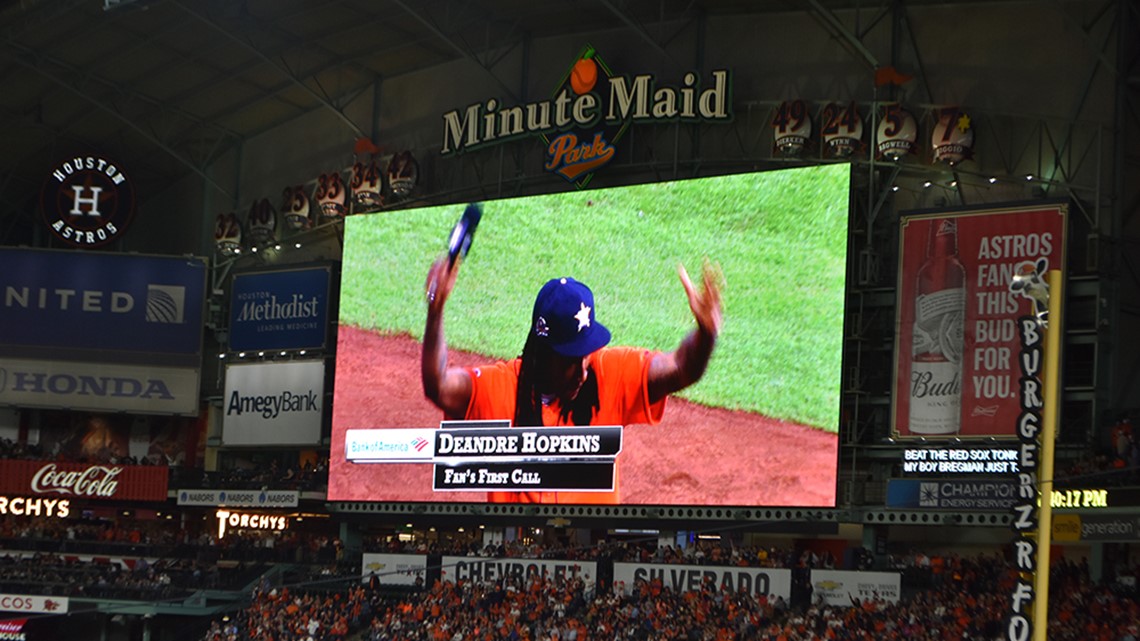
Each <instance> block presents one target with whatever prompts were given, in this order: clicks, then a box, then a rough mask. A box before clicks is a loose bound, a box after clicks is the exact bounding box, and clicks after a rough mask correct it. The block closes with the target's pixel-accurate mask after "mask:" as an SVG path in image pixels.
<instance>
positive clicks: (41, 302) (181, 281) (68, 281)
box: [0, 247, 206, 365]
mask: <svg viewBox="0 0 1140 641" xmlns="http://www.w3.org/2000/svg"><path fill="white" fill-rule="evenodd" d="M205 288H206V263H205V261H204V260H202V259H200V258H193V257H168V256H140V255H135V254H103V253H89V252H78V251H52V250H36V249H23V248H12V247H8V248H0V295H2V296H3V298H0V327H3V328H4V332H3V335H2V336H0V350H2V352H0V353H4V354H7V355H17V354H18V355H22V356H26V357H30V358H37V359H41V358H52V359H54V358H60V359H72V360H89V359H86V358H80V355H81V354H83V353H97V354H100V355H103V354H107V353H108V352H131V353H134V354H140V353H149V354H160V355H191V356H197V355H199V354H200V353H201V350H202V326H203V321H202V317H203V312H204V309H205ZM99 360H103V361H111V360H114V359H113V358H100V359H99ZM158 364H166V365H169V364H171V363H170V361H169V360H166V361H162V362H161V363H158Z"/></svg>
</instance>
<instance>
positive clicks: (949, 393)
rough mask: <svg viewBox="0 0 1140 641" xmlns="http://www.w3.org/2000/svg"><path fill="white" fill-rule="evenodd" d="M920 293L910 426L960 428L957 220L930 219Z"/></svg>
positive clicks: (962, 285)
mask: <svg viewBox="0 0 1140 641" xmlns="http://www.w3.org/2000/svg"><path fill="white" fill-rule="evenodd" d="M916 293H917V296H916V298H915V313H914V328H913V335H914V349H913V351H912V356H911V366H910V421H909V427H910V431H911V433H913V434H957V433H958V430H959V428H960V427H961V400H962V351H963V327H964V324H965V319H966V269H965V268H964V267H963V266H962V262H961V261H960V260H958V226H957V223H956V222H955V221H954V220H952V219H948V218H943V219H939V220H933V221H931V225H930V239H929V241H928V243H927V247H926V261H925V262H923V264H922V266H921V267H920V268H919V269H918V287H917V289H916Z"/></svg>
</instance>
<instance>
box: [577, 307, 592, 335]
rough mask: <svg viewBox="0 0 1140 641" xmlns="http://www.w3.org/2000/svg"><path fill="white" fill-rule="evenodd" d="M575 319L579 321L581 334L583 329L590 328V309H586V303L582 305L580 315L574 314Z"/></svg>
mask: <svg viewBox="0 0 1140 641" xmlns="http://www.w3.org/2000/svg"><path fill="white" fill-rule="evenodd" d="M574 318H576V319H578V331H579V332H580V331H582V328H584V327H589V326H590V308H589V307H586V303H582V309H579V310H578V313H577V314H574Z"/></svg>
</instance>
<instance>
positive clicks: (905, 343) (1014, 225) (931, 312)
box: [892, 203, 1068, 438]
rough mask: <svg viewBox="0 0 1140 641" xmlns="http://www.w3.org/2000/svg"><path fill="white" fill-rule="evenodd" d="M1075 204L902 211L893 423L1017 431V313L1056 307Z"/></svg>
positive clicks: (930, 431)
mask: <svg viewBox="0 0 1140 641" xmlns="http://www.w3.org/2000/svg"><path fill="white" fill-rule="evenodd" d="M1067 216H1068V205H1067V204H1065V203H1041V204H1036V203H1035V204H1031V205H1025V206H1020V207H1000V208H994V207H991V208H987V209H972V210H969V211H963V210H954V211H944V212H940V213H933V214H931V213H926V212H923V213H921V214H918V213H916V214H914V215H904V216H903V217H902V220H901V229H900V232H899V282H898V305H897V310H898V312H897V321H898V322H897V325H896V328H897V331H896V334H895V379H894V394H893V402H892V410H893V431H894V433H895V435H896V436H899V437H927V438H952V437H958V436H961V437H976V436H995V437H1013V436H1014V434H1013V430H1014V426H1015V425H1016V422H1017V421H1016V419H1017V416H1018V414H1019V413H1020V411H1021V403H1020V398H1019V386H1018V379H1019V378H1020V377H1021V366H1020V365H1019V363H1018V360H1017V358H1018V356H1017V355H1018V353H1019V352H1020V338H1019V332H1018V329H1017V319H1018V318H1020V317H1023V316H1037V317H1039V318H1044V317H1045V315H1046V314H1047V312H1048V286H1047V278H1046V272H1048V271H1049V270H1053V269H1058V270H1061V271H1062V273H1063V272H1064V265H1065V245H1064V236H1065V229H1066V219H1067Z"/></svg>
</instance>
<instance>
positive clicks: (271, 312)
mask: <svg viewBox="0 0 1140 641" xmlns="http://www.w3.org/2000/svg"><path fill="white" fill-rule="evenodd" d="M328 317H329V268H328V267H314V268H310V269H286V270H277V271H272V272H257V273H243V274H234V279H233V288H232V294H231V297H230V349H231V350H263V349H264V350H300V349H324V347H325V337H326V336H327V333H328V332H327V329H328Z"/></svg>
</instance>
